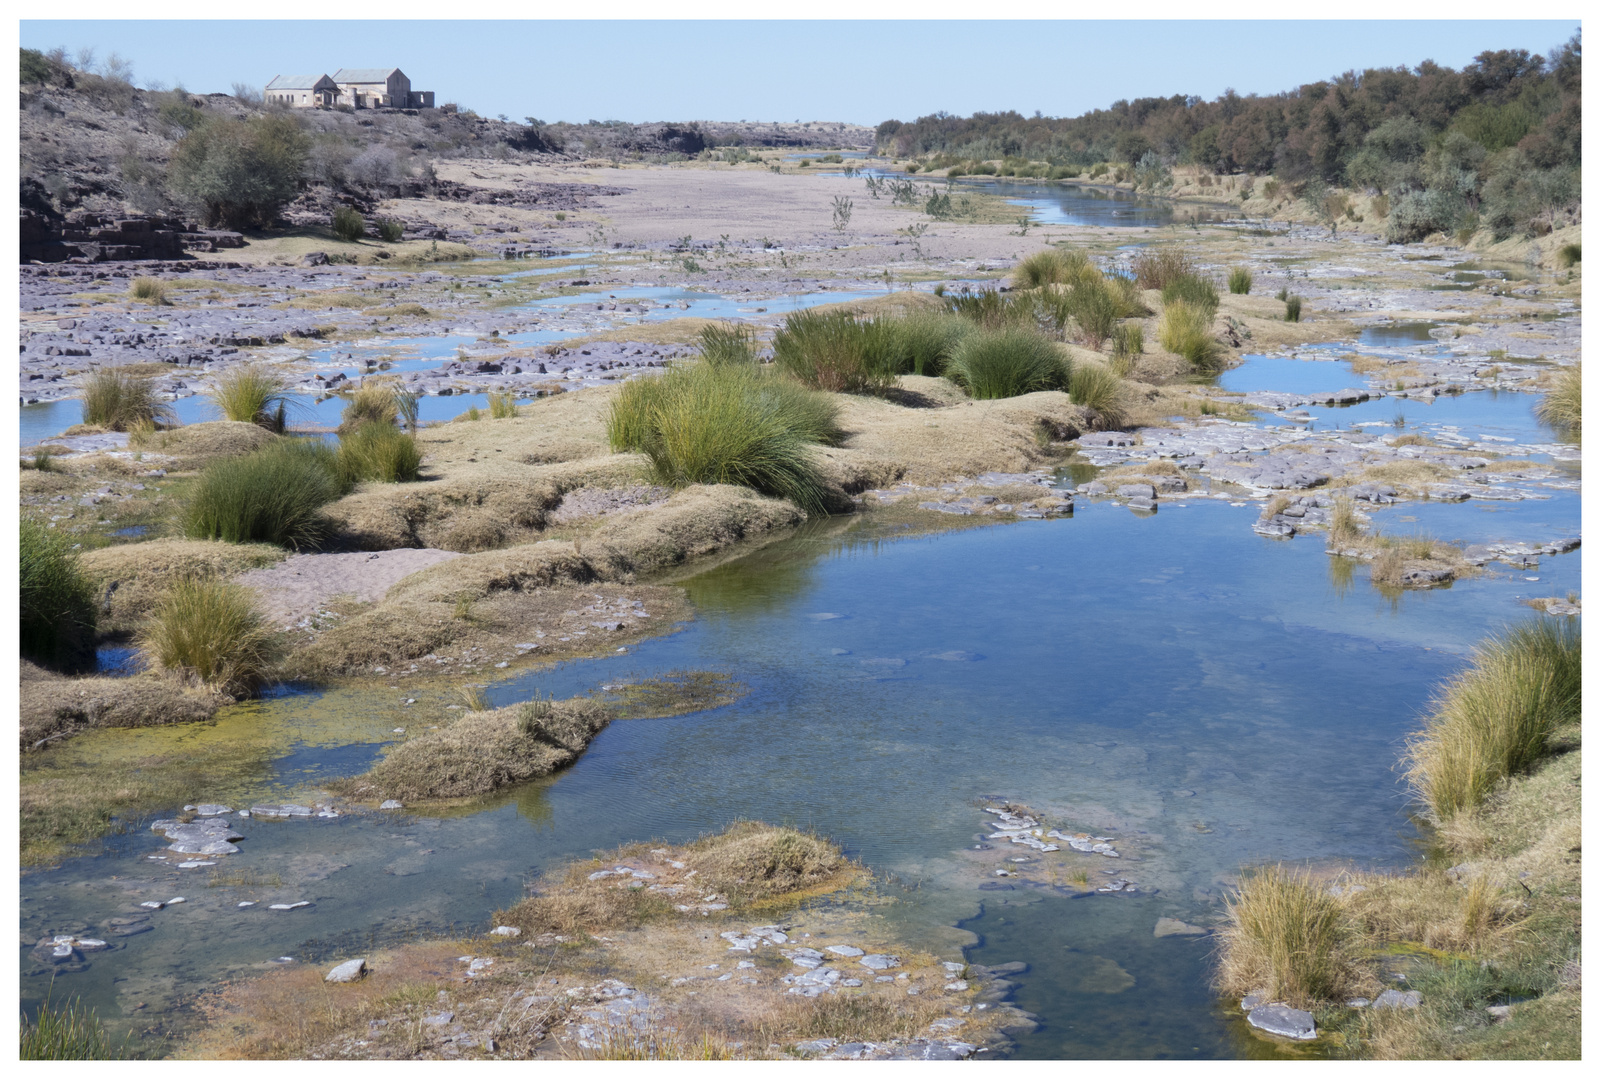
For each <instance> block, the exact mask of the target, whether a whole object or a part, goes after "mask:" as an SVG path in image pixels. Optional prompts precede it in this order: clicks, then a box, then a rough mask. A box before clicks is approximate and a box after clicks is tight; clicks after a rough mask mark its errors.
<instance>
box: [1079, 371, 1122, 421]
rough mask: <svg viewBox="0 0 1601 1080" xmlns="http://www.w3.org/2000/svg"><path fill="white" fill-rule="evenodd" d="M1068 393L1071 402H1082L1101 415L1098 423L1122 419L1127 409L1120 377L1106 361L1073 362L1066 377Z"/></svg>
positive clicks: (1080, 403)
mask: <svg viewBox="0 0 1601 1080" xmlns="http://www.w3.org/2000/svg"><path fill="white" fill-rule="evenodd" d="M1067 393H1068V396H1070V397H1071V398H1072V399H1073V404H1075V405H1082V406H1084V407H1085V408H1087V409H1091V410H1093V411H1094V412H1095V414H1096V416H1098V417H1099V418H1100V423H1099V426H1100V427H1108V428H1113V427H1117V426H1119V425H1120V424H1122V423H1123V420H1124V418H1125V416H1126V415H1127V412H1128V393H1127V391H1126V389H1125V388H1124V386H1123V380H1122V379H1120V378H1119V377H1118V376H1117V374H1116V373H1115V372H1113V371H1112V369H1111V368H1109V367H1107V366H1106V365H1105V364H1097V363H1094V362H1093V361H1084V362H1082V363H1077V364H1074V365H1073V371H1072V375H1071V376H1070V377H1069V378H1068V380H1067Z"/></svg>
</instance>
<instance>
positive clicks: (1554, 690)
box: [1217, 618, 1583, 1059]
mask: <svg viewBox="0 0 1601 1080" xmlns="http://www.w3.org/2000/svg"><path fill="white" fill-rule="evenodd" d="M1580 651H1581V650H1580V637H1579V632H1578V629H1577V627H1576V626H1575V625H1570V624H1567V623H1559V622H1556V621H1555V620H1552V619H1549V618H1544V619H1542V620H1541V621H1539V622H1535V623H1531V624H1526V625H1523V626H1520V627H1516V628H1513V629H1511V630H1509V631H1508V632H1507V633H1505V634H1503V635H1502V636H1500V637H1498V638H1493V639H1491V640H1490V641H1489V642H1486V643H1485V644H1484V645H1483V646H1482V647H1481V648H1480V649H1479V651H1478V653H1477V654H1476V656H1475V662H1474V664H1473V666H1472V667H1470V668H1469V669H1467V670H1466V671H1464V672H1463V673H1461V674H1460V675H1458V676H1456V677H1455V678H1453V679H1452V680H1450V681H1449V682H1448V683H1447V684H1446V685H1445V687H1444V688H1443V689H1442V690H1441V692H1440V694H1439V695H1438V697H1437V698H1436V700H1435V703H1434V707H1433V710H1432V713H1431V715H1430V717H1429V719H1428V721H1427V722H1426V724H1425V727H1424V730H1423V731H1422V732H1420V733H1419V735H1418V736H1417V737H1416V738H1415V739H1414V740H1413V742H1412V743H1411V745H1410V746H1409V748H1408V759H1407V764H1408V767H1409V775H1410V777H1411V779H1412V780H1413V783H1414V785H1415V789H1416V791H1417V794H1418V796H1419V798H1420V800H1421V801H1422V802H1423V803H1424V805H1425V806H1426V807H1427V808H1428V810H1429V813H1430V814H1431V816H1433V817H1434V818H1435V819H1436V821H1437V823H1438V828H1437V830H1436V831H1435V832H1434V833H1433V835H1432V836H1431V837H1430V840H1431V845H1432V848H1433V850H1432V851H1431V852H1430V857H1429V859H1428V861H1427V862H1426V863H1425V864H1423V865H1422V866H1420V867H1418V868H1417V869H1416V870H1413V871H1411V872H1409V873H1399V874H1393V873H1391V874H1385V873H1371V872H1361V871H1352V872H1347V873H1342V874H1338V875H1328V874H1321V875H1315V874H1313V873H1311V872H1308V871H1294V870H1287V869H1284V868H1282V867H1271V868H1266V869H1263V870H1260V871H1257V872H1255V873H1253V874H1249V875H1247V876H1246V878H1245V879H1244V881H1243V882H1242V884H1241V887H1240V890H1239V894H1238V896H1237V897H1236V898H1235V899H1234V901H1233V902H1232V903H1231V905H1230V907H1229V912H1228V914H1229V922H1228V925H1227V926H1226V927H1225V929H1224V931H1223V934H1222V948H1221V949H1220V951H1219V954H1218V973H1217V983H1218V986H1219V989H1221V990H1223V991H1224V992H1225V993H1228V994H1230V995H1235V994H1246V993H1258V992H1263V993H1266V994H1267V995H1268V996H1269V998H1270V999H1283V1000H1288V1001H1290V1002H1292V1003H1294V1004H1299V1005H1302V1006H1304V1007H1306V1008H1309V1009H1311V1010H1312V1011H1313V1012H1314V1014H1315V1016H1316V1018H1317V1022H1318V1025H1319V1027H1320V1028H1321V1029H1323V1030H1324V1031H1325V1032H1328V1031H1332V1032H1334V1033H1336V1034H1337V1035H1338V1037H1339V1039H1340V1045H1341V1047H1342V1053H1344V1054H1346V1055H1348V1056H1354V1057H1364V1058H1407V1059H1421V1058H1458V1059H1461V1058H1573V1057H1577V1056H1578V1055H1579V1052H1580V1026H1579V1004H1580V950H1581V925H1582V923H1581V915H1582V891H1583V884H1582V862H1581V857H1582V844H1581V821H1580V805H1581V790H1580V777H1581V775H1582V760H1581V758H1582V755H1581V751H1580V737H1581V728H1580V705H1581V701H1580V685H1579V656H1580ZM1399 968H1404V969H1405V970H1406V972H1407V979H1406V982H1405V983H1404V984H1403V987H1402V988H1403V989H1410V990H1416V991H1418V992H1419V993H1420V994H1421V995H1422V1001H1421V1004H1420V1005H1419V1007H1417V1008H1406V1009H1385V1010H1380V1009H1374V1008H1350V1007H1347V1006H1346V1001H1347V1000H1348V998H1349V997H1350V995H1352V994H1361V995H1362V996H1364V997H1368V996H1371V995H1372V994H1373V993H1374V992H1375V991H1377V990H1379V989H1380V988H1382V987H1383V986H1384V985H1385V984H1386V983H1387V982H1391V981H1392V980H1390V978H1389V973H1390V972H1393V971H1396V970H1398V969H1399ZM1492 1009H1494V1010H1495V1011H1494V1012H1492V1011H1491V1010H1492Z"/></svg>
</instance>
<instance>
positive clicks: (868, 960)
mask: <svg viewBox="0 0 1601 1080" xmlns="http://www.w3.org/2000/svg"><path fill="white" fill-rule="evenodd" d="M856 962H857V963H858V964H860V965H862V967H864V968H869V969H871V970H873V971H883V970H885V969H886V968H896V967H900V966H901V958H900V957H898V956H889V955H887V954H885V953H871V954H869V955H867V956H864V957H862V958H861V959H860V960H858V961H856Z"/></svg>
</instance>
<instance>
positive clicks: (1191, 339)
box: [1156, 300, 1223, 371]
mask: <svg viewBox="0 0 1601 1080" xmlns="http://www.w3.org/2000/svg"><path fill="white" fill-rule="evenodd" d="M1156 335H1157V340H1158V341H1160V342H1161V343H1162V348H1164V349H1166V350H1167V351H1168V352H1170V353H1177V354H1178V355H1179V356H1182V357H1184V359H1186V360H1188V361H1189V362H1190V363H1191V364H1192V365H1193V366H1194V367H1196V368H1197V369H1198V370H1200V371H1215V370H1217V368H1218V365H1219V362H1220V361H1221V359H1222V355H1223V349H1222V346H1220V345H1219V344H1218V342H1217V339H1216V338H1214V337H1213V336H1212V318H1211V316H1210V315H1209V314H1208V313H1207V312H1206V311H1205V310H1204V309H1202V308H1199V307H1196V306H1194V305H1193V304H1190V303H1187V302H1186V301H1183V300H1176V301H1174V302H1173V303H1171V304H1168V305H1167V306H1166V307H1164V308H1163V310H1162V321H1161V323H1160V324H1159V325H1158V326H1157V330H1156Z"/></svg>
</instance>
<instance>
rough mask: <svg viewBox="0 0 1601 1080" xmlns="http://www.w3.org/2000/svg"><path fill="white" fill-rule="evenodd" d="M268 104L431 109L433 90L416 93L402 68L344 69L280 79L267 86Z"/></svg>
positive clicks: (313, 107)
mask: <svg viewBox="0 0 1601 1080" xmlns="http://www.w3.org/2000/svg"><path fill="white" fill-rule="evenodd" d="M265 95H266V99H267V100H268V101H276V102H280V103H282V104H285V105H293V106H294V107H295V108H297V109H327V108H332V107H333V106H335V105H347V106H349V107H351V108H353V109H431V108H433V107H434V92H433V91H432V90H413V89H412V88H411V80H410V79H408V78H407V77H406V73H405V72H403V71H401V70H400V69H399V68H340V69H339V70H338V71H336V72H334V73H333V75H332V77H330V76H328V75H279V76H277V77H276V78H274V79H273V80H272V82H270V83H268V84H267V88H266V91H265Z"/></svg>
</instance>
